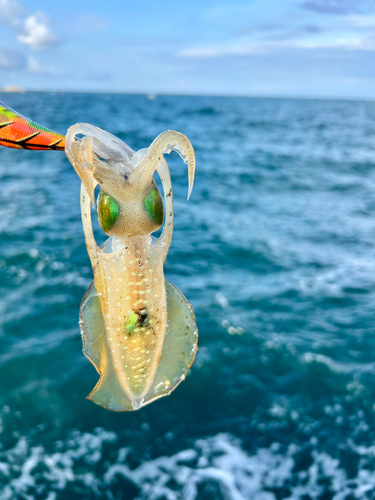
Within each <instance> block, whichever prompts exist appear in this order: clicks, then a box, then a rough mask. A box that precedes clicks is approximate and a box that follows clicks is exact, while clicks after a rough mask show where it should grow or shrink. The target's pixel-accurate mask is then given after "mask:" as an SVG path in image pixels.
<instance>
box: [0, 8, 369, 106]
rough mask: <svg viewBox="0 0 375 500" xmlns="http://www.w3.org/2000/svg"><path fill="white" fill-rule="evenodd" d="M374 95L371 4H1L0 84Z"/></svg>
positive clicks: (181, 91)
mask: <svg viewBox="0 0 375 500" xmlns="http://www.w3.org/2000/svg"><path fill="white" fill-rule="evenodd" d="M8 85H15V86H19V87H21V88H24V89H27V90H48V91H49V90H52V91H90V92H95V91H98V92H126V93H164V94H200V95H207V94H208V95H244V96H271V97H284V96H285V97H318V98H320V97H323V98H355V99H375V0H249V1H243V0H230V1H229V0H228V1H214V0H189V1H179V0H165V1H164V0H136V1H131V2H130V1H128V0H107V1H105V0H91V1H87V0H80V1H73V0H65V1H64V2H60V1H59V2H51V1H50V0H49V1H47V0H39V1H38V2H36V1H35V0H32V1H31V0H17V1H16V0H0V88H2V87H4V86H8Z"/></svg>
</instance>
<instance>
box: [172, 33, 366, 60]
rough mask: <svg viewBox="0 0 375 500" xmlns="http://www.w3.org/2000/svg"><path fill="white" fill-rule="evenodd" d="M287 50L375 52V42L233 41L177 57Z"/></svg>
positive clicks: (338, 39) (356, 39)
mask: <svg viewBox="0 0 375 500" xmlns="http://www.w3.org/2000/svg"><path fill="white" fill-rule="evenodd" d="M285 49H302V50H312V49H317V50H318V49H327V50H330V49H331V50H339V49H341V50H363V51H375V41H374V40H370V39H361V38H359V37H353V36H352V37H343V36H341V37H339V36H338V37H336V38H334V39H332V40H330V41H327V40H310V39H306V40H285V41H284V40H282V41H265V42H260V41H258V42H247V43H245V42H244V43H241V44H240V43H233V42H231V41H229V42H227V43H226V44H225V43H221V44H218V45H216V46H213V45H211V46H209V47H208V46H207V47H194V48H188V49H183V50H180V51H179V52H178V53H177V54H176V55H177V56H178V57H186V58H196V59H204V58H214V57H225V56H241V55H250V54H265V53H270V52H275V51H277V50H285Z"/></svg>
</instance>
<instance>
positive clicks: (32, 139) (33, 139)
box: [0, 102, 65, 151]
mask: <svg viewBox="0 0 375 500" xmlns="http://www.w3.org/2000/svg"><path fill="white" fill-rule="evenodd" d="M0 145H1V146H6V147H8V148H15V149H39V150H42V149H52V150H57V151H64V150H65V137H64V136H63V135H61V134H57V133H56V132H53V131H52V130H49V129H48V128H45V127H42V126H41V125H38V124H37V123H34V122H32V121H31V120H29V119H28V118H25V117H24V116H22V115H20V114H19V113H17V112H16V111H14V110H13V109H12V108H9V107H8V106H6V105H5V104H4V103H2V102H0Z"/></svg>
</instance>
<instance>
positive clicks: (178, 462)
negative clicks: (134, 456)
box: [0, 429, 375, 500]
mask: <svg viewBox="0 0 375 500" xmlns="http://www.w3.org/2000/svg"><path fill="white" fill-rule="evenodd" d="M104 443H107V445H108V446H110V447H111V448H113V450H114V451H116V457H117V458H116V459H115V461H112V462H110V461H108V458H107V457H106V458H104V457H103V453H102V451H103V444H104ZM117 443H118V440H117V437H116V435H115V434H114V433H113V432H106V431H104V430H103V429H96V430H95V432H94V433H93V434H91V433H80V432H77V431H76V432H74V433H73V434H72V435H71V436H70V438H69V439H68V440H67V441H65V442H64V443H63V442H60V443H58V444H57V448H61V449H60V450H59V451H55V452H52V453H47V452H46V451H45V449H44V448H43V446H33V447H30V446H29V445H28V442H27V440H26V439H25V438H21V439H20V440H19V442H18V443H17V445H16V446H15V447H14V448H12V449H10V450H8V451H4V452H1V454H0V459H1V463H0V475H1V476H2V483H3V484H5V487H4V489H3V490H2V491H1V492H0V500H14V499H17V498H27V499H30V500H31V499H33V498H34V497H35V494H38V495H39V496H38V498H41V496H40V495H41V494H42V495H44V496H43V498H45V499H46V500H55V499H57V498H59V492H62V491H65V492H67V491H68V489H69V487H70V486H71V485H72V483H73V482H74V483H75V484H77V483H78V484H79V485H80V491H85V492H86V493H87V495H90V498H91V497H92V496H94V497H97V498H105V499H108V500H111V499H113V498H114V496H113V490H114V489H116V491H118V488H119V486H118V484H119V483H118V480H119V478H121V477H122V478H124V480H125V481H126V484H129V485H131V484H133V485H134V494H133V496H132V498H137V499H139V500H143V499H147V500H158V499H162V498H163V499H168V500H182V499H183V500H194V499H196V498H210V499H212V498H215V499H230V500H247V499H252V498H254V499H256V500H276V498H277V496H276V492H277V491H280V489H283V495H284V496H283V498H285V499H288V500H300V499H303V498H310V499H312V500H315V499H316V500H318V499H319V498H321V495H323V494H324V493H327V492H330V493H331V494H332V500H345V499H346V498H349V495H351V497H350V498H357V499H362V498H365V495H366V494H367V493H369V492H371V491H373V490H374V488H375V472H373V471H372V470H370V469H369V468H367V467H363V468H362V469H360V470H359V472H358V475H357V477H355V478H354V479H348V477H347V474H346V472H345V470H344V468H342V467H341V466H340V463H339V460H338V459H336V458H333V457H331V456H330V455H328V454H327V453H326V452H324V451H318V450H315V451H312V454H311V458H312V463H311V464H310V465H308V466H307V467H306V468H304V469H303V470H298V472H294V468H295V465H296V455H297V454H298V452H299V451H300V447H298V446H297V445H294V444H292V445H290V446H289V447H288V448H286V449H284V448H283V447H282V446H281V445H279V444H277V443H274V444H273V445H272V446H270V447H269V448H263V449H258V450H257V451H256V453H254V454H253V455H250V454H249V453H247V452H246V451H244V450H243V448H242V447H241V443H240V441H239V440H238V439H237V438H235V437H233V436H231V435H229V434H218V435H216V436H214V437H210V438H207V439H199V440H197V441H196V443H195V445H194V447H192V448H191V449H187V450H183V451H180V452H179V453H176V454H175V455H172V456H169V457H159V458H156V459H154V460H149V461H146V462H144V463H142V464H141V465H139V466H138V467H137V468H135V469H132V468H131V467H130V466H129V464H128V462H127V457H128V455H129V452H130V451H131V450H130V448H120V449H118V448H117V446H118V444H117ZM349 447H350V448H351V449H352V450H353V452H354V453H357V454H358V455H359V456H363V455H364V454H367V453H368V454H369V455H371V456H372V455H373V449H374V447H373V446H370V447H369V448H366V449H364V448H363V447H355V446H354V444H351V445H350V443H349ZM309 463H310V462H309ZM82 464H84V466H83V465H82ZM99 470H100V471H102V472H98V471H99ZM126 489H127V491H128V488H126ZM137 492H138V493H137ZM125 493H126V492H125V490H124V498H130V497H127V496H126V494H125ZM72 495H73V496H72V498H74V493H72ZM77 498H78V497H77ZM366 498H367V497H366Z"/></svg>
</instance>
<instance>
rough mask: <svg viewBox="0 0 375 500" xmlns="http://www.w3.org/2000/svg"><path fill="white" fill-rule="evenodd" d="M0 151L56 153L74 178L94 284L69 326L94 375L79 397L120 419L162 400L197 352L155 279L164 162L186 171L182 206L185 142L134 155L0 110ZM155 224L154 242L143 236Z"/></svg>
mask: <svg viewBox="0 0 375 500" xmlns="http://www.w3.org/2000/svg"><path fill="white" fill-rule="evenodd" d="M0 145H3V146H7V147H13V148H18V149H49V150H51V149H55V150H65V152H66V155H67V157H68V159H69V161H70V163H71V164H72V166H73V168H74V169H75V171H76V173H77V174H78V176H79V178H80V179H81V195H80V197H81V200H80V201H81V214H82V224H83V231H84V235H85V242H86V247H87V252H88V255H89V258H90V261H91V265H92V269H93V275H94V280H93V282H92V283H91V285H90V286H89V288H88V290H87V292H86V294H85V295H84V297H83V300H82V303H81V308H80V319H79V324H80V329H81V334H82V342H83V353H84V354H85V355H86V356H87V358H88V359H89V360H90V361H91V363H92V364H93V365H94V366H95V368H96V370H97V372H98V374H99V375H100V378H99V380H98V382H97V384H96V386H95V387H94V389H93V390H92V392H91V393H90V394H89V395H88V397H87V398H88V399H90V400H91V401H93V402H94V403H96V404H98V405H100V406H102V407H104V408H107V409H109V410H113V411H130V410H138V409H139V408H141V407H142V406H144V405H146V404H149V403H151V402H153V401H155V400H156V399H159V398H161V397H163V396H167V395H169V394H170V393H171V392H172V391H173V390H174V389H175V388H176V386H177V385H178V384H179V383H180V382H181V381H182V380H184V379H185V377H186V375H187V373H188V371H189V369H190V367H191V365H192V363H193V362H194V358H195V355H196V352H197V349H198V346H197V342H198V330H197V325H196V320H195V315H194V311H193V308H192V306H191V305H190V303H189V302H188V301H187V299H186V298H185V296H184V295H183V294H182V293H181V292H180V290H178V288H177V287H175V286H174V285H173V284H171V283H170V282H169V281H167V280H166V279H165V277H164V271H163V265H164V262H165V260H166V257H167V254H168V251H169V248H170V245H171V242H172V233H173V225H174V216H173V192H172V183H171V176H170V171H169V167H168V164H167V162H166V160H165V159H164V154H167V153H170V152H171V151H172V150H174V151H176V152H177V153H178V154H179V155H180V157H181V158H182V159H183V161H184V162H185V163H187V165H188V180H189V187H188V199H189V197H190V194H191V191H192V188H193V183H194V175H195V155H194V149H193V147H192V145H191V143H190V141H189V140H188V139H187V138H186V137H185V136H184V135H183V134H181V133H179V132H175V131H170V130H169V131H166V132H163V133H162V134H160V135H159V136H158V137H157V138H156V139H155V140H154V141H153V142H152V144H151V145H150V146H149V147H148V148H146V149H141V150H139V151H137V152H135V151H133V150H132V149H131V148H130V147H129V146H128V145H126V144H125V143H124V142H123V141H121V140H120V139H118V138H117V137H115V136H113V135H112V134H110V133H109V132H106V131H104V130H101V129H99V128H97V127H94V126H93V125H89V124H84V123H78V124H76V125H73V126H72V127H70V128H69V130H68V132H67V135H66V137H64V136H63V135H61V134H57V133H56V132H53V131H51V130H49V129H46V128H44V127H41V126H39V125H37V124H36V123H34V122H31V121H30V120H28V119H27V118H25V117H23V116H21V115H20V114H19V113H17V112H15V111H13V110H12V109H11V108H9V107H7V106H5V105H4V104H2V103H0ZM155 172H157V174H158V175H159V177H160V180H161V183H162V186H163V191H164V203H163V199H162V196H161V193H160V191H159V189H158V187H157V185H156V183H155V180H154V173H155ZM96 190H99V194H98V197H97V201H96V210H97V216H98V220H99V224H100V226H101V228H102V230H103V231H104V233H105V234H106V235H107V236H108V239H107V240H106V241H105V243H104V244H103V245H101V246H98V245H97V243H96V240H95V237H94V233H93V228H92V218H91V207H95V191H96ZM163 223H164V226H163ZM162 226H163V228H162V231H161V234H160V236H159V237H158V238H155V237H154V236H153V234H152V233H154V232H156V231H158V230H159V229H160V228H161V227H162Z"/></svg>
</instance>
